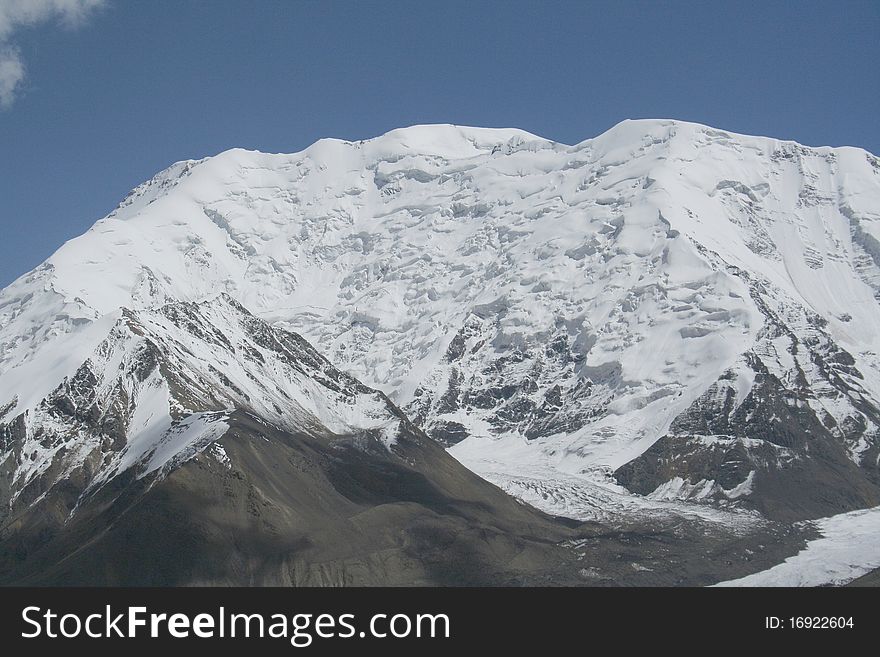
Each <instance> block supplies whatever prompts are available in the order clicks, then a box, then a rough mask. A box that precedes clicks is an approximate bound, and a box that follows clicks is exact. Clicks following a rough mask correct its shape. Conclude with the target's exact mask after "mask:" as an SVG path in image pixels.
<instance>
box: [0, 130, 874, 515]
mask: <svg viewBox="0 0 880 657" xmlns="http://www.w3.org/2000/svg"><path fill="white" fill-rule="evenodd" d="M878 299H880V160H878V158H876V157H875V156H873V155H871V154H870V153H867V152H865V151H863V150H860V149H856V148H807V147H804V146H801V145H798V144H796V143H793V142H786V141H779V140H775V139H770V138H763V137H748V136H741V135H734V134H730V133H727V132H723V131H720V130H715V129H712V128H708V127H705V126H701V125H696V124H690V123H683V122H677V121H659V120H657V121H654V120H651V121H624V122H623V123H621V124H619V125H617V126H615V127H614V128H612V129H611V130H609V131H608V132H606V133H604V134H603V135H601V136H599V137H596V138H594V139H590V140H587V141H584V142H582V143H580V144H577V145H575V146H566V145H562V144H558V143H554V142H551V141H548V140H546V139H542V138H540V137H537V136H534V135H531V134H528V133H525V132H522V131H519V130H496V129H482V128H464V127H457V126H449V125H436V126H415V127H412V128H405V129H401V130H395V131H393V132H390V133H388V134H386V135H384V136H382V137H378V138H376V139H372V140H367V141H361V142H346V141H339V140H321V141H319V142H317V143H315V144H314V145H312V146H311V147H309V148H307V149H306V150H304V151H302V152H300V153H295V154H291V155H286V154H266V153H258V152H251V151H244V150H231V151H227V152H225V153H222V154H220V155H217V156H215V157H212V158H207V159H204V160H198V161H184V162H179V163H177V164H175V165H173V166H171V167H169V168H168V169H167V170H165V171H163V172H161V173H160V174H158V175H157V176H156V177H155V178H153V179H152V180H150V181H148V182H147V183H145V184H143V185H141V186H140V187H138V188H137V189H135V190H134V191H133V192H132V193H131V194H130V195H129V196H128V197H127V198H126V199H125V200H124V201H123V202H122V203H121V204H120V205H119V207H118V208H117V209H116V210H114V211H113V212H112V213H111V214H110V215H108V216H107V217H105V218H104V219H101V220H100V221H98V222H97V223H96V224H95V225H94V226H93V227H92V229H90V230H89V231H88V232H87V233H86V234H84V235H83V236H81V237H79V238H77V239H74V240H71V241H70V242H68V243H67V244H65V245H64V246H63V247H62V248H61V249H59V250H58V251H57V252H56V253H55V254H54V255H53V256H52V257H50V258H49V259H48V260H47V261H46V263H44V264H43V265H41V266H40V267H38V268H37V269H36V270H34V271H33V272H30V273H29V274H27V275H25V276H23V277H22V278H20V279H19V280H17V281H16V282H14V283H13V284H12V285H10V286H9V287H7V288H6V289H5V290H3V291H2V293H0V430H2V434H0V435H2V437H3V440H2V443H0V447H2V452H0V463H2V464H3V473H2V477H0V500H4V501H9V500H12V501H15V500H19V499H21V498H20V496H21V495H22V491H25V490H26V489H27V488H28V485H29V483H30V482H32V481H36V479H37V478H39V480H40V482H41V483H40V485H39V487H38V488H37V489H35V490H34V491H33V492H29V493H28V495H27V496H26V497H27V499H34V498H36V497H38V495H39V494H41V493H40V492H38V491H42V492H45V490H48V489H49V488H51V487H52V486H54V485H56V484H58V483H60V482H63V481H64V480H65V477H66V476H68V475H69V474H70V472H71V471H72V470H71V468H74V467H79V466H80V465H81V464H82V463H90V464H92V465H90V466H89V473H88V476H87V478H88V479H89V482H97V483H89V484H88V486H92V485H97V484H100V482H103V481H106V480H107V479H108V478H112V477H114V476H117V475H118V474H119V473H121V472H123V471H125V470H126V468H128V469H131V468H134V471H136V472H138V473H143V472H146V471H150V469H151V468H152V469H156V468H160V469H161V468H169V467H173V466H174V464H176V463H179V462H181V459H184V460H185V459H186V458H189V457H191V456H192V455H193V454H195V453H197V452H198V451H199V450H200V449H203V448H204V447H205V446H206V445H207V444H208V443H210V442H211V441H212V440H214V439H215V438H216V436H217V435H219V434H220V433H221V432H222V427H223V426H224V421H225V420H224V417H225V415H224V413H229V412H230V411H231V409H244V408H248V409H251V410H253V411H254V412H255V414H256V415H257V416H259V417H261V418H264V419H266V420H268V421H270V422H274V423H277V425H278V426H282V427H286V428H287V429H294V428H295V429H297V430H302V429H303V427H308V426H315V427H319V426H320V427H323V428H324V429H329V430H330V431H333V432H337V431H342V428H343V427H344V428H345V431H355V430H357V431H376V432H379V433H377V434H376V435H379V436H384V438H383V440H385V441H386V442H388V443H392V442H393V440H394V438H393V435H394V432H393V430H390V429H388V427H389V426H391V425H393V423H394V422H396V421H398V420H395V419H393V417H397V416H393V417H392V415H393V414H392V415H389V414H388V413H389V412H388V411H387V410H385V408H386V407H385V406H383V403H382V402H380V401H377V400H378V399H379V398H377V397H376V396H375V394H374V393H372V392H371V391H369V390H368V388H366V387H364V388H363V389H364V392H357V393H344V394H343V393H340V392H339V391H338V390H336V389H334V385H335V384H332V382H328V381H325V380H321V379H320V376H319V373H320V371H322V368H323V367H325V365H321V364H316V365H313V366H310V367H313V368H317V369H310V370H308V371H306V373H305V374H303V371H304V370H300V369H297V368H296V367H294V366H292V365H290V364H289V363H285V361H284V358H282V357H281V356H279V355H278V353H276V352H277V349H276V348H275V347H273V346H271V345H270V346H267V345H266V344H261V343H260V342H259V341H257V340H256V339H255V338H254V337H253V336H250V334H249V333H248V332H247V331H244V332H243V333H242V331H240V330H239V328H240V326H241V322H244V321H245V320H242V319H236V318H237V317H238V313H239V312H240V313H247V314H248V315H249V314H250V313H253V314H254V315H255V316H256V317H257V318H259V320H261V321H262V322H265V323H266V325H267V326H268V327H271V328H269V329H266V330H271V331H282V332H283V334H284V335H293V334H292V333H289V332H292V331H295V332H296V333H298V334H301V335H302V336H304V337H305V338H306V339H307V340H308V341H309V342H311V343H312V344H313V345H314V346H315V348H316V349H317V350H318V352H320V353H321V354H323V355H324V356H326V357H327V358H328V359H329V361H330V362H332V363H333V364H334V365H335V366H336V367H338V368H339V369H340V370H342V371H345V372H347V374H346V375H345V376H349V375H350V377H356V379H359V380H360V381H363V382H364V384H366V386H370V387H373V388H376V389H378V390H381V391H382V392H383V393H385V394H386V395H387V396H388V398H390V400H391V401H393V405H394V406H395V407H400V408H402V409H404V411H405V412H406V414H407V415H408V416H409V417H410V418H411V419H412V421H413V422H414V423H415V424H416V425H418V426H420V427H421V428H423V429H424V430H425V431H426V432H427V433H428V434H429V435H431V436H433V437H434V438H436V439H437V440H438V441H440V442H441V443H442V444H444V445H446V446H448V447H449V448H450V452H451V453H452V454H453V455H454V456H455V457H456V458H457V459H459V460H460V461H461V462H462V463H464V464H465V465H467V466H468V467H469V468H471V469H472V470H474V471H476V472H477V473H479V474H482V475H483V476H485V477H486V478H488V479H489V480H490V481H492V482H494V483H497V484H498V485H500V486H501V487H502V488H504V489H505V490H507V491H508V492H510V493H513V494H514V495H516V496H517V497H520V498H522V499H524V500H526V501H528V502H531V503H533V504H535V505H536V506H539V507H541V508H543V509H545V510H547V511H549V512H551V513H555V514H560V515H568V516H573V517H576V518H580V519H584V520H586V519H601V518H606V517H608V516H609V514H610V515H612V516H616V517H625V516H627V514H628V513H630V512H632V511H639V512H645V513H650V512H653V511H657V510H660V511H662V512H666V511H668V510H669V509H679V510H680V509H681V508H687V509H690V510H691V511H692V512H694V513H700V514H705V513H709V511H706V510H704V509H706V508H707V507H705V504H704V503H706V502H714V503H715V506H716V507H717V506H721V507H724V508H726V509H728V510H736V509H751V510H757V511H760V512H762V513H763V514H764V515H765V516H766V517H769V518H776V519H784V520H789V519H795V518H812V517H818V516H825V515H830V514H833V513H839V512H843V511H848V510H851V509H856V508H862V507H867V506H872V505H876V504H880V331H878V330H877V327H878V326H880V302H878ZM205 303H207V305H205ZM193 304H196V305H193ZM199 304H202V305H199ZM218 307H219V308H221V309H219V310H218ZM199 309H202V310H199ZM239 309H240V310H239ZM170 312H171V313H184V314H186V313H194V314H193V317H192V320H191V321H190V320H186V322H184V324H180V323H179V322H175V321H171V320H169V316H168V313H170ZM248 321H250V320H248ZM253 321H257V320H256V319H254V320H253ZM230 322H232V324H230ZM235 322H238V323H239V324H238V325H236V324H235ZM213 331H217V332H218V335H223V336H226V338H227V339H228V340H229V345H227V343H226V342H224V341H223V340H220V339H219V338H218V341H208V342H207V344H209V345H210V344H217V345H219V348H217V349H216V350H214V349H213V348H210V350H209V351H208V352H205V351H196V350H189V348H188V347H187V345H188V344H189V342H188V340H191V339H192V336H193V335H195V336H204V335H205V334H209V333H211V332H213ZM242 335H244V336H250V337H241V336H242ZM232 336H235V337H234V338H233V337H232ZM292 339H293V338H291V340H292ZM201 345H202V348H204V345H205V341H204V340H202V341H201ZM230 345H231V346H230ZM267 349H268V351H267ZM151 358H152V359H155V360H157V361H158V362H161V363H162V366H161V368H160V372H161V375H159V374H155V372H154V373H153V374H151V375H150V376H151V377H153V378H152V379H151V378H150V377H147V378H146V379H142V378H140V374H139V372H140V371H141V370H142V369H143V368H141V367H140V363H141V359H151ZM314 358H318V357H317V356H315V357H314ZM315 362H317V361H315ZM327 366H329V365H327ZM255 368H256V369H255ZM267 368H268V369H267ZM267 373H270V374H269V376H270V377H271V379H272V381H268V380H266V378H265V377H266V376H267ZM314 377H318V379H317V382H315V381H316V379H315V378H314ZM351 381H352V382H353V383H351V384H350V385H351V386H354V387H352V388H351V389H352V390H359V389H360V388H358V386H361V384H360V383H357V382H356V381H355V379H351ZM289 382H293V383H289ZM346 385H349V384H346ZM339 394H343V396H345V395H349V396H348V397H347V398H346V399H343V400H342V401H337V396H338V395H339ZM352 394H354V395H355V396H357V395H360V396H361V397H358V399H360V400H361V401H357V402H355V401H352V400H353V399H354V398H353V397H351V395H352ZM96 400H100V401H96ZM59 423H60V425H59ZM61 425H63V431H62V430H61V429H58V428H57V427H59V426H61ZM322 430H323V429H322ZM383 432H384V433H383ZM62 434H63V435H64V439H63V440H61V439H60V438H59V436H61V435H62ZM47 435H51V436H54V437H49V438H47V437H46V436H47ZM107 441H109V443H108V442H107ZM113 441H116V443H114V442H113ZM113 444H115V447H114V446H113ZM108 445H109V446H108ZM62 450H63V453H62ZM80 471H81V470H80ZM633 493H636V494H637V495H633ZM682 501H687V502H691V503H693V502H698V503H699V504H696V505H694V504H687V505H685V506H684V507H682V506H681V503H682ZM713 512H714V511H713ZM734 515H736V514H734Z"/></svg>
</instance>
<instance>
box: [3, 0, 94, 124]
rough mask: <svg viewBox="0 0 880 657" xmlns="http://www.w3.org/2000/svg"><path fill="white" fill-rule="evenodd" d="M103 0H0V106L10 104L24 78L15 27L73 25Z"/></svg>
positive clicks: (4, 106)
mask: <svg viewBox="0 0 880 657" xmlns="http://www.w3.org/2000/svg"><path fill="white" fill-rule="evenodd" d="M102 4H104V0H0V109H7V108H9V107H10V106H11V105H12V103H13V101H15V97H16V94H17V93H18V91H19V89H20V88H21V83H22V81H23V80H24V78H25V66H24V62H22V59H21V54H20V52H19V50H18V48H16V47H15V44H14V37H15V33H16V31H17V30H19V29H21V28H26V27H32V26H35V25H39V24H40V23H45V22H47V21H53V20H58V21H60V22H61V23H63V24H64V25H66V26H68V27H76V26H78V25H80V24H82V22H83V21H84V20H85V19H86V18H87V17H88V16H89V14H90V13H91V12H92V11H93V10H95V9H96V8H98V7H100V6H101V5H102Z"/></svg>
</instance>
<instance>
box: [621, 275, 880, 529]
mask: <svg viewBox="0 0 880 657" xmlns="http://www.w3.org/2000/svg"><path fill="white" fill-rule="evenodd" d="M754 298H755V299H756V301H758V302H760V304H761V308H762V311H763V312H764V313H765V315H766V319H767V323H766V325H765V327H764V330H763V332H762V336H760V338H759V340H758V343H757V344H756V346H755V348H753V349H752V350H751V351H750V352H748V353H747V354H746V355H745V356H744V358H743V362H742V365H741V367H742V368H748V370H749V371H750V377H751V378H752V383H751V387H750V391H749V394H748V395H747V396H746V397H745V398H744V399H742V400H740V401H739V403H737V400H736V397H737V391H736V380H737V378H738V376H739V374H738V373H737V371H736V370H735V369H732V370H731V371H729V372H727V373H725V375H723V376H722V377H721V378H720V379H719V380H718V381H717V382H716V383H715V384H713V385H712V386H711V387H710V388H709V389H708V390H707V391H706V392H705V393H704V394H703V395H701V396H700V398H699V399H697V400H696V401H695V402H694V403H693V404H692V405H691V406H690V408H688V409H687V410H686V411H685V412H684V413H682V414H681V415H679V416H678V417H677V418H675V420H674V421H673V422H672V424H671V426H670V428H669V433H668V434H667V435H665V436H663V437H662V438H661V439H660V440H658V441H657V442H656V443H655V444H654V445H653V446H652V447H651V448H650V449H648V450H647V451H646V452H644V453H643V454H642V455H641V456H639V457H638V458H636V459H634V460H633V461H630V462H629V463H627V464H625V465H623V466H622V467H620V468H619V469H618V470H617V471H616V472H615V473H614V476H615V478H616V479H617V481H618V482H619V483H621V484H623V485H624V486H626V487H627V488H628V489H629V490H631V491H633V492H636V493H639V494H642V495H650V494H659V495H661V496H662V495H663V494H664V493H665V492H668V491H662V490H660V488H661V487H662V486H664V485H667V486H668V485H669V482H673V480H675V482H676V483H677V480H676V478H679V479H681V480H682V481H683V483H684V486H683V487H681V489H680V490H681V491H682V492H681V493H680V494H679V495H677V496H679V497H682V498H684V499H688V498H689V497H690V498H692V497H693V496H695V495H699V498H700V500H701V501H708V502H716V503H721V504H725V505H726V504H735V505H738V506H744V507H747V508H752V509H756V510H758V511H760V512H761V513H762V514H764V515H765V516H766V517H768V518H773V519H777V520H787V521H790V520H800V519H805V518H817V517H822V516H828V515H834V514H837V513H842V512H845V511H850V510H853V509H858V508H864V507H871V506H876V505H878V504H880V470H878V454H880V432H878V430H877V427H878V425H880V409H878V408H877V407H876V406H874V405H873V404H872V403H871V402H870V401H869V395H867V394H865V390H864V388H862V381H863V377H862V374H861V373H860V372H859V371H858V369H857V368H856V367H855V361H854V359H853V357H852V356H851V355H850V354H849V353H847V352H846V351H845V350H843V349H841V348H840V347H839V346H838V345H837V344H836V343H834V342H833V341H832V340H831V339H830V338H829V337H828V335H827V334H826V333H825V331H824V322H823V321H822V320H821V319H820V318H818V317H815V316H810V315H809V314H804V315H802V316H801V317H799V318H798V319H800V320H801V321H802V322H803V324H804V326H803V327H802V329H801V331H799V332H798V333H795V332H794V331H793V330H792V329H791V328H790V323H791V318H790V317H789V318H787V319H788V321H785V319H784V318H782V317H780V315H779V314H778V313H776V312H773V311H771V310H770V308H769V307H768V306H767V304H765V303H763V299H762V296H761V294H760V290H757V289H755V290H754ZM771 344H772V345H777V344H787V345H788V347H787V351H788V354H789V357H790V361H791V362H792V363H793V366H791V367H790V368H789V369H788V370H787V371H784V372H783V374H784V375H785V377H786V378H785V380H782V379H781V378H780V377H779V376H778V375H777V374H774V372H773V371H771V367H770V365H771V363H772V359H773V356H774V354H775V351H774V349H772V348H771V347H770V345H771ZM774 369H776V370H777V371H778V370H779V368H778V363H777V364H776V365H774ZM741 371H742V370H740V372H741ZM673 488H674V486H673Z"/></svg>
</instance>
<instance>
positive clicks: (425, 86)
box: [0, 0, 880, 285]
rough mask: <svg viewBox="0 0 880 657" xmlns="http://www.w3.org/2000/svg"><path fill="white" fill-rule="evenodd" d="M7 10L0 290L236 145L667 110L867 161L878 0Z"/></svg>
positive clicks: (875, 99)
mask: <svg viewBox="0 0 880 657" xmlns="http://www.w3.org/2000/svg"><path fill="white" fill-rule="evenodd" d="M16 2H18V3H19V5H18V10H19V15H18V16H17V17H16V14H15V10H16ZM21 2H22V0H0V106H2V107H0V229H2V237H0V285H6V284H8V283H9V282H11V281H12V280H13V279H14V278H16V277H17V276H18V275H20V274H22V273H24V272H25V271H27V270H29V269H31V268H32V267H34V266H36V265H37V264H39V262H41V261H42V260H43V259H45V258H46V257H47V256H48V255H50V254H51V253H52V251H54V250H55V249H56V248H57V247H58V246H59V245H60V244H61V243H63V242H64V240H66V239H69V238H71V237H74V236H76V235H78V234H80V233H82V232H83V231H84V230H86V229H87V228H88V227H89V226H90V225H91V224H92V223H94V222H95V221H96V220H97V219H99V218H100V217H101V216H103V215H105V214H106V213H107V212H109V211H110V210H112V208H113V207H114V206H115V205H116V203H117V202H118V201H119V200H120V199H121V198H122V197H123V196H124V195H125V194H126V193H127V192H128V191H129V190H130V189H131V188H132V187H134V186H136V185H137V184H139V183H140V182H142V181H143V180H145V179H147V178H149V177H151V176H152V175H153V174H154V173H156V172H157V171H158V170H160V169H163V168H165V167H166V166H168V165H169V164H170V163H172V162H174V161H176V160H181V159H186V158H197V157H203V156H206V155H212V154H215V153H217V152H219V151H222V150H225V149H227V148H231V147H234V146H241V147H245V148H256V149H260V150H267V151H275V152H293V151H297V150H300V149H302V148H304V147H306V146H308V145H309V144H310V143H312V142H313V141H315V140H316V139H318V138H321V137H326V136H330V137H341V138H348V139H360V138H366V137H370V136H375V135H377V134H381V133H383V132H386V131H387V130H390V129H392V128H395V127H400V126H404V125H411V124H415V123H434V122H446V123H459V124H465V125H480V126H504V127H508V126H513V127H519V128H523V129H525V130H529V131H531V132H534V133H537V134H539V135H542V136H544V137H548V138H551V139H555V140H558V141H562V142H566V143H575V142H578V141H581V140H583V139H586V138H589V137H592V136H595V135H597V134H599V133H601V132H602V131H604V130H606V129H607V128H609V127H611V126H612V125H614V124H615V123H617V122H618V121H620V120H622V119H624V118H638V117H663V118H678V119H685V120H692V121H698V122H701V123H707V124H709V125H713V126H716V127H719V128H724V129H727V130H731V131H735V132H743V133H751V134H764V135H771V136H774V137H780V138H788V139H795V140H797V141H800V142H803V143H806V144H810V145H855V146H861V147H863V148H867V149H868V150H871V151H872V152H874V153H880V121H878V119H877V117H878V115H880V73H878V66H877V49H876V45H877V35H878V34H880V2H877V1H876V0H871V1H866V2H856V1H853V2H821V3H817V2H809V1H801V2H796V3H795V2H724V3H722V2H708V1H705V0H704V1H703V2H684V1H682V2H647V1H645V2H598V1H596V2H588V1H583V2H552V1H542V2H538V1H535V2H518V1H515V0H508V1H507V2H493V1H488V0H484V1H479V0H470V1H469V2H458V1H451V0H444V1H443V2H418V1H416V0H412V1H410V2H391V1H385V2H378V1H363V2H334V1H331V0H325V1H322V2H306V1H302V2H296V1H284V2H282V1H280V0H275V1H270V0H252V1H248V2H245V1H244V0H238V1H232V0H211V1H194V0H192V1H187V0H151V1H150V2H139V1H138V2H135V1H134V0H103V4H102V6H98V7H92V6H91V4H92V3H98V4H100V1H99V0H24V2H25V3H28V2H30V3H32V4H30V5H29V8H30V9H29V13H27V15H22V14H21V11H20V8H21V4H20V3H21ZM4 76H5V77H4ZM4 79H5V85H6V86H5V87H4V86H3V85H4Z"/></svg>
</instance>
